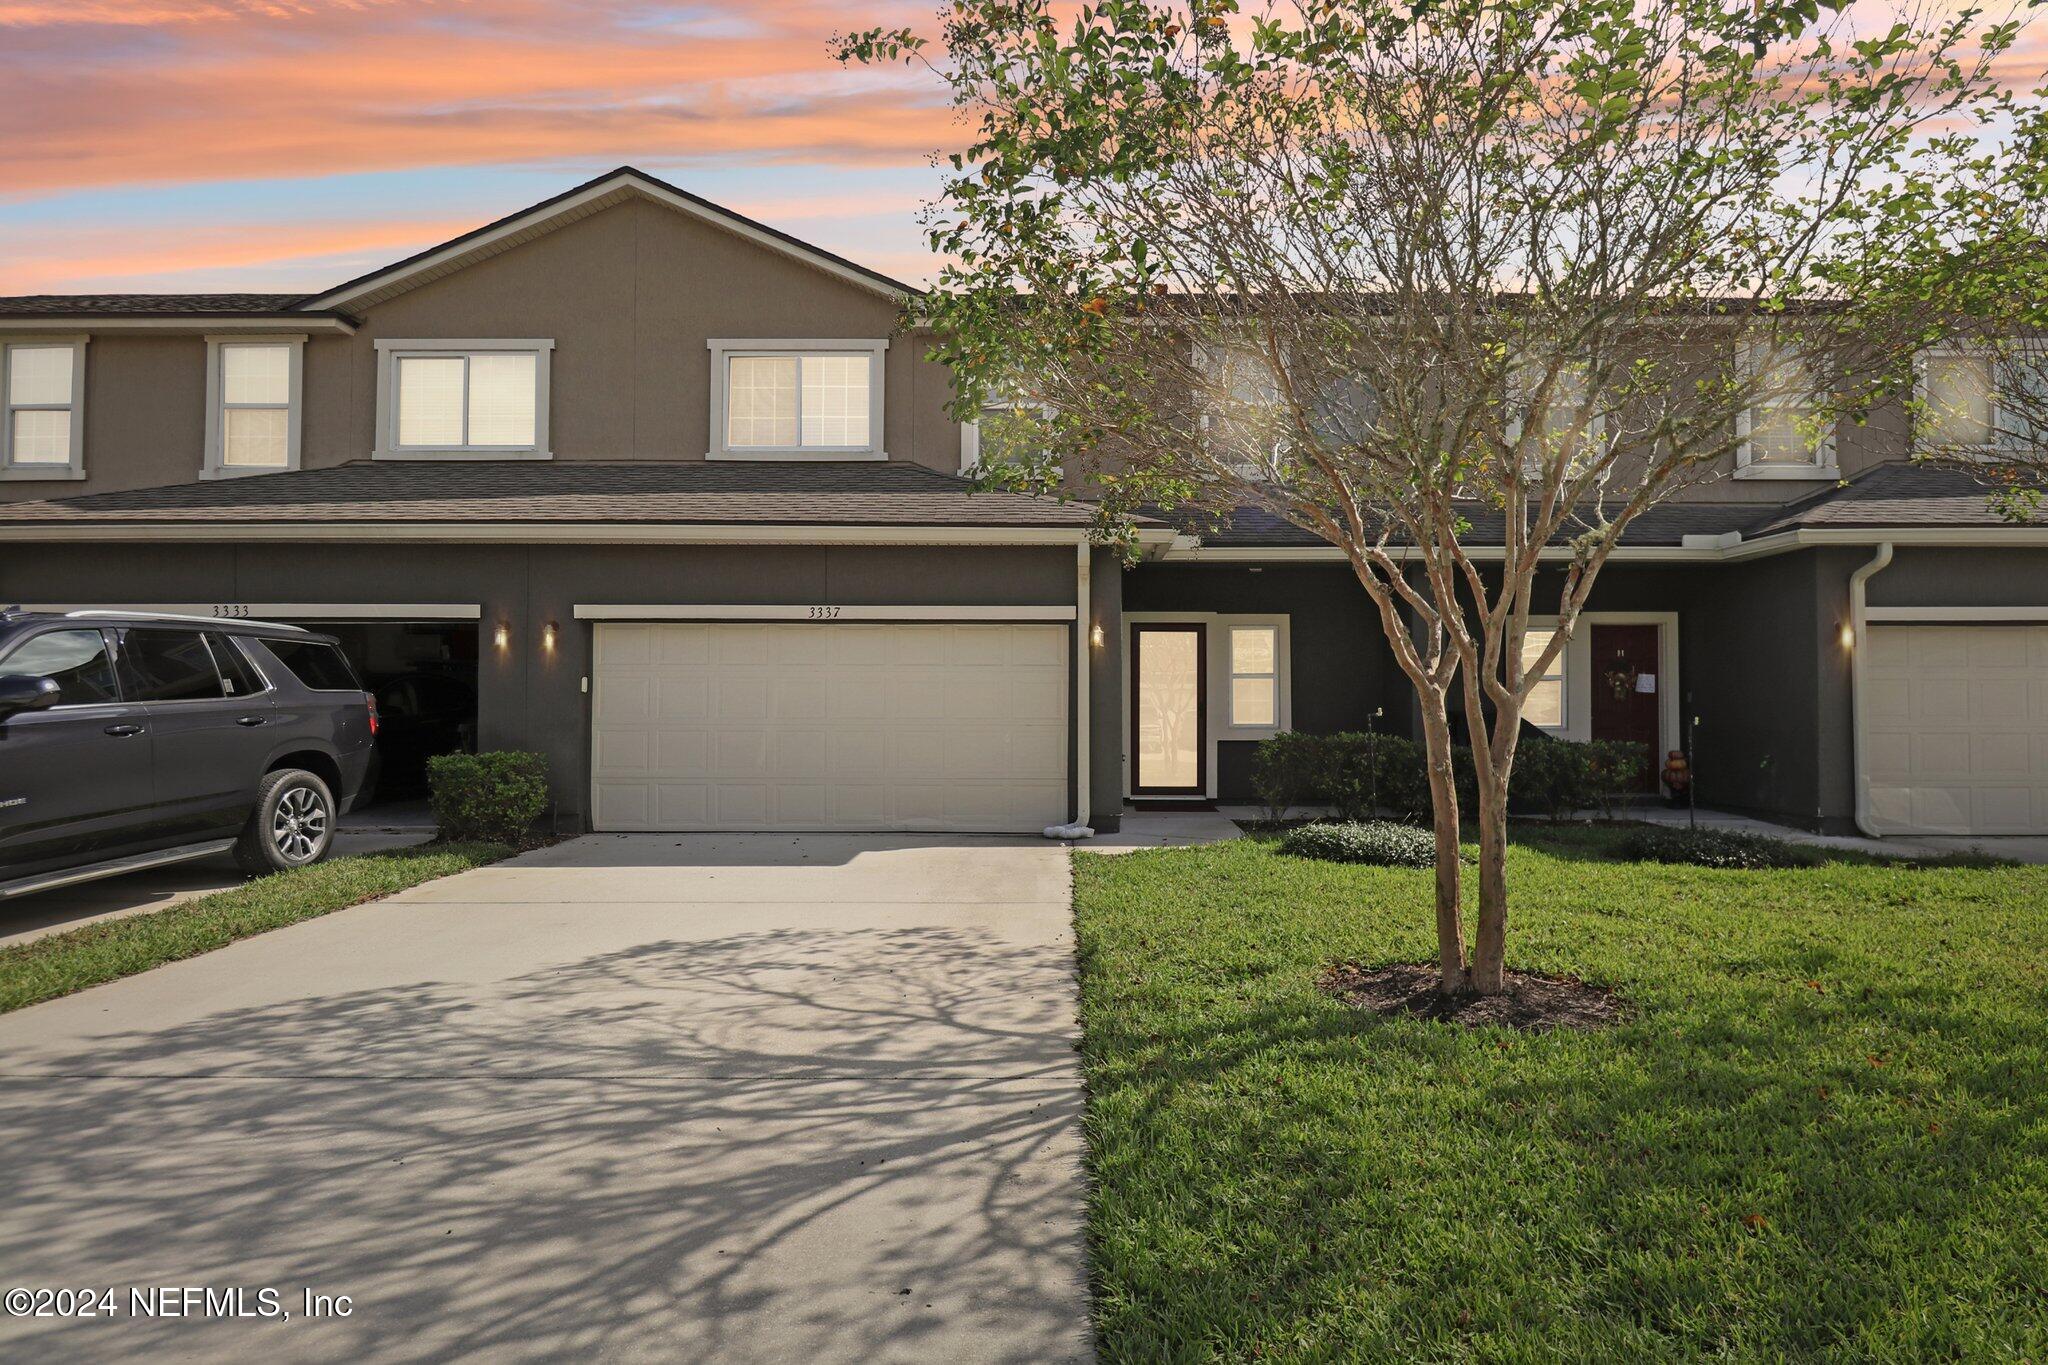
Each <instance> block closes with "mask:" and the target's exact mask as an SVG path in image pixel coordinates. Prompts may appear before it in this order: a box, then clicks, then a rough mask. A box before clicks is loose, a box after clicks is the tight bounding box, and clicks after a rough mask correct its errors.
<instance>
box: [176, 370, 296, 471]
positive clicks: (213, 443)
mask: <svg viewBox="0 0 2048 1365" xmlns="http://www.w3.org/2000/svg"><path fill="white" fill-rule="evenodd" d="M228 346H288V347H290V348H291V358H290V362H289V373H290V376H291V384H290V388H289V390H288V398H289V409H288V411H287V412H286V414H285V457H284V463H283V464H280V465H231V464H228V463H227V462H226V458H225V457H226V453H227V452H226V449H225V444H224V435H225V433H224V426H225V423H224V422H223V420H222V417H221V414H222V412H223V411H225V409H226V407H227V404H226V403H225V401H223V395H222V385H223V382H224V377H225V373H226V372H225V370H224V368H223V366H224V363H225V359H226V358H225V357H224V356H223V355H222V351H223V349H224V348H225V347H228ZM305 366H306V338H305V337H304V336H303V335H300V336H210V337H208V338H206V462H205V464H204V465H203V466H202V467H201V468H200V471H199V477H200V478H202V479H239V478H241V477H242V476H243V475H245V474H281V473H286V472H289V471H291V470H294V469H297V468H298V467H299V431H300V427H301V425H302V424H303V422H304V414H305V406H306V405H305V388H306V381H305V376H306V369H305ZM262 406H265V407H268V406H272V405H270V404H264V405H262Z"/></svg>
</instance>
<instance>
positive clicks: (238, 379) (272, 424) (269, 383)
mask: <svg viewBox="0 0 2048 1365" xmlns="http://www.w3.org/2000/svg"><path fill="white" fill-rule="evenodd" d="M305 345H306V339H305V338H304V337H302V336H293V337H275V338H273V337H264V338H262V339H260V340H256V339H249V338H242V337H208V338H207V339H206V394H207V407H206V465H205V469H204V474H205V477H207V478H210V479H214V478H222V477H225V476H228V475H233V474H268V473H275V472H276V471H278V470H281V469H297V468H298V467H299V423H300V416H299V409H300V392H301V389H302V387H303V377H304V355H305Z"/></svg>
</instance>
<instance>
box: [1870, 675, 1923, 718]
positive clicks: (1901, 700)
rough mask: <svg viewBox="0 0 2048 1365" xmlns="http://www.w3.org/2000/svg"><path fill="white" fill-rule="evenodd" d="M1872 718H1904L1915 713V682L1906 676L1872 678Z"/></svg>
mask: <svg viewBox="0 0 2048 1365" xmlns="http://www.w3.org/2000/svg"><path fill="white" fill-rule="evenodd" d="M1869 697H1870V718H1871V719H1872V720H1904V719H1907V718H1909V717H1911V716H1912V714H1913V684H1912V683H1911V682H1909V681H1908V680H1907V679H1905V678H1876V677H1873V678H1872V679H1871V680H1870V688H1869Z"/></svg>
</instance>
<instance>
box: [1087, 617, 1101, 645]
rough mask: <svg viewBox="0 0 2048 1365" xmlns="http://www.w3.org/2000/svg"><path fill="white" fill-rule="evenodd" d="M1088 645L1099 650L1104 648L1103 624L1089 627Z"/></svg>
mask: <svg viewBox="0 0 2048 1365" xmlns="http://www.w3.org/2000/svg"><path fill="white" fill-rule="evenodd" d="M1088 643H1089V644H1091V645H1094V646H1095V647H1096V648H1097V649H1100V648H1102V626H1101V623H1099V622H1098V623H1097V624H1095V625H1092V626H1090V627H1088Z"/></svg>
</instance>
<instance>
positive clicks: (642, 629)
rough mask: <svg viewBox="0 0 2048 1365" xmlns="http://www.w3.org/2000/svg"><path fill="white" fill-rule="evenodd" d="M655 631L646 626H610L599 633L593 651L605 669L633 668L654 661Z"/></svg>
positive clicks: (599, 663)
mask: <svg viewBox="0 0 2048 1365" xmlns="http://www.w3.org/2000/svg"><path fill="white" fill-rule="evenodd" d="M653 649H654V633H653V631H652V630H651V629H650V628H648V627H646V626H608V627H606V628H605V629H603V630H600V631H599V632H598V633H597V647H596V649H595V650H594V651H593V652H592V654H593V657H594V658H595V659H596V661H597V665H598V667H600V668H604V669H607V670H609V669H614V668H631V667H635V666H637V665H640V664H646V663H651V662H652V661H653Z"/></svg>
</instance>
